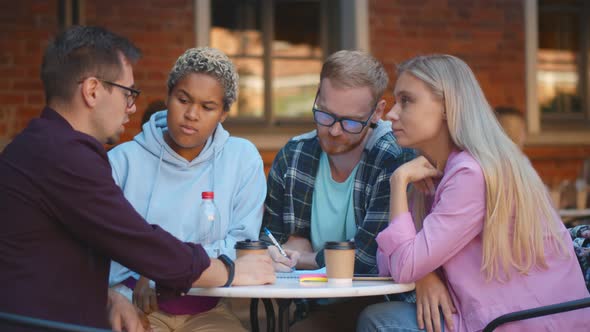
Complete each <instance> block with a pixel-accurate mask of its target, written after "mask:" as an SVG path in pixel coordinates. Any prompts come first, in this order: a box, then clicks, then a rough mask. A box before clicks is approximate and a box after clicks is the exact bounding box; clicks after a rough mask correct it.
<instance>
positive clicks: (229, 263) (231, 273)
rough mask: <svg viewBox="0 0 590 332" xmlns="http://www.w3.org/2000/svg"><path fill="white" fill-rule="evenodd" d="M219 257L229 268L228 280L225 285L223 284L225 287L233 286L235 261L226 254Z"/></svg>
mask: <svg viewBox="0 0 590 332" xmlns="http://www.w3.org/2000/svg"><path fill="white" fill-rule="evenodd" d="M217 259H219V260H220V261H221V262H222V263H223V265H225V267H226V268H227V282H226V283H225V285H223V287H229V286H231V283H232V282H233V281H234V273H235V270H236V266H235V264H234V261H232V260H231V258H229V257H227V256H226V255H219V257H217Z"/></svg>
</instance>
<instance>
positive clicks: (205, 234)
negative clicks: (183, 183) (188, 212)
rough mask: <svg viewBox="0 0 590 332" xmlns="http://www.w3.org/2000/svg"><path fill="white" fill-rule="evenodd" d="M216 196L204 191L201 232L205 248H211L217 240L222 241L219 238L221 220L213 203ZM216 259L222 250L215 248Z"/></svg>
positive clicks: (200, 212)
mask: <svg viewBox="0 0 590 332" xmlns="http://www.w3.org/2000/svg"><path fill="white" fill-rule="evenodd" d="M214 196H215V195H214V194H213V192H212V191H203V193H201V198H202V201H201V206H200V208H199V227H198V228H199V229H200V230H201V234H200V235H201V236H200V243H201V244H202V245H203V246H208V247H209V248H211V246H210V245H211V244H212V243H213V242H215V240H221V238H220V237H219V234H218V233H219V227H220V218H219V210H218V209H217V207H216V206H215V202H214V201H213V198H214ZM214 250H215V257H217V256H219V251H220V249H219V248H218V247H216V248H214Z"/></svg>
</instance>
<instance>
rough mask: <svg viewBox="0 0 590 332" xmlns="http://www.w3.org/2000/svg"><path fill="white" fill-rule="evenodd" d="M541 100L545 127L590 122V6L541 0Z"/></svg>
mask: <svg viewBox="0 0 590 332" xmlns="http://www.w3.org/2000/svg"><path fill="white" fill-rule="evenodd" d="M537 8H538V51H537V98H538V102H539V108H540V113H541V114H540V115H541V122H542V125H543V127H551V126H552V125H556V124H557V125H560V124H561V125H563V124H565V123H585V124H586V125H587V124H588V120H589V119H590V111H589V109H590V85H589V74H588V68H589V55H590V54H589V50H590V48H589V47H590V45H589V44H590V20H589V19H588V18H589V17H590V2H588V1H584V0H539V2H538V7H537Z"/></svg>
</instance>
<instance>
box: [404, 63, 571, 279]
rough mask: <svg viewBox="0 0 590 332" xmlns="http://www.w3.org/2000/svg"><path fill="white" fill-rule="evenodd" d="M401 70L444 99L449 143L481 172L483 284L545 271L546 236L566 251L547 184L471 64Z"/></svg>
mask: <svg viewBox="0 0 590 332" xmlns="http://www.w3.org/2000/svg"><path fill="white" fill-rule="evenodd" d="M404 72H407V73H409V74H411V75H413V76H414V77H416V78H418V79H420V80H421V81H423V82H424V83H425V84H426V85H427V86H428V87H429V88H430V89H431V91H432V92H433V93H434V94H435V95H436V96H439V97H441V98H442V99H443V102H444V106H445V110H446V114H447V124H448V127H449V132H450V135H451V138H452V140H453V142H454V143H455V145H456V146H457V147H459V149H461V150H466V151H467V152H469V153H470V154H471V155H472V156H473V157H474V158H475V159H476V160H477V161H478V163H479V165H480V166H481V168H482V170H483V174H484V177H485V183H486V215H485V221H484V227H483V236H482V237H483V253H482V267H481V269H482V272H484V273H485V276H486V278H487V280H491V279H492V278H495V279H497V280H507V279H509V278H510V273H509V271H510V270H511V268H515V269H516V270H517V271H518V272H519V273H523V274H526V273H527V272H528V271H529V270H530V269H531V268H532V267H534V266H540V267H542V268H547V264H546V262H545V251H546V249H547V248H545V245H544V239H545V237H547V238H549V240H550V242H551V243H552V245H553V246H554V247H555V248H556V249H558V250H559V251H561V252H562V253H565V252H566V246H565V244H564V243H563V240H562V239H561V237H560V235H559V224H558V223H560V222H561V221H560V220H559V218H556V216H555V211H554V209H553V206H552V203H551V200H550V198H549V195H548V193H547V189H546V188H545V185H544V184H543V182H542V181H541V179H540V178H539V175H538V174H537V172H536V171H535V170H534V168H533V167H532V165H531V164H530V162H529V161H528V159H527V158H526V157H525V156H524V154H523V153H522V152H521V151H520V149H519V148H518V147H517V146H516V145H515V144H514V143H513V142H512V141H511V140H510V138H509V137H508V136H507V135H506V134H505V133H504V131H503V130H502V128H501V126H500V125H499V123H498V121H497V120H496V117H495V116H494V113H493V111H492V108H491V107H490V105H489V104H488V102H487V100H486V98H485V96H484V94H483V91H482V90H481V87H480V86H479V84H478V82H477V79H476V78H475V75H474V74H473V72H472V71H471V69H470V68H469V66H468V65H467V64H466V63H465V62H463V61H462V60H461V59H459V58H457V57H454V56H451V55H428V56H419V57H416V58H413V59H410V60H408V61H406V62H404V63H403V64H401V65H400V66H399V67H398V77H399V75H401V74H402V73H404ZM414 195H415V196H414V197H415V199H414V201H415V204H414V205H413V206H412V210H413V212H414V216H415V217H416V218H415V219H416V220H417V226H418V227H421V224H422V221H423V218H424V197H419V196H420V194H417V192H414ZM416 196H418V197H416ZM513 216H514V222H512V217H513Z"/></svg>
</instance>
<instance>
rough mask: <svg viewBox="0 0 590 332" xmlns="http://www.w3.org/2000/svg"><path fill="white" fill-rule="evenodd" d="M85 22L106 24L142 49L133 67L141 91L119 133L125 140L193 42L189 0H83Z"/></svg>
mask: <svg viewBox="0 0 590 332" xmlns="http://www.w3.org/2000/svg"><path fill="white" fill-rule="evenodd" d="M86 24H88V25H100V26H105V27H108V28H109V29H110V30H112V31H114V32H116V33H118V34H121V35H123V36H125V37H127V38H129V39H130V40H131V41H133V43H134V44H135V45H137V46H138V47H139V48H140V49H141V51H142V52H143V57H142V59H141V60H140V61H139V64H138V66H136V67H135V69H134V75H135V84H136V85H137V86H138V87H139V88H140V89H141V91H142V92H141V96H140V97H139V99H138V100H137V113H136V114H135V115H134V116H132V117H131V119H130V123H129V124H127V125H126V131H125V133H124V134H123V136H122V140H124V141H125V140H129V139H131V138H132V137H133V136H135V135H136V134H137V133H138V132H139V131H140V122H141V115H142V113H143V111H144V110H145V108H146V106H147V104H148V103H149V102H151V101H154V100H157V99H165V98H166V94H167V90H166V80H167V78H168V72H169V71H170V69H171V68H172V65H174V62H175V61H176V59H177V58H178V56H180V55H181V54H182V53H183V52H184V51H185V50H186V49H187V48H190V47H194V46H195V35H194V28H193V26H194V15H193V1H192V0H143V1H141V2H136V1H120V0H101V1H87V7H86Z"/></svg>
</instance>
